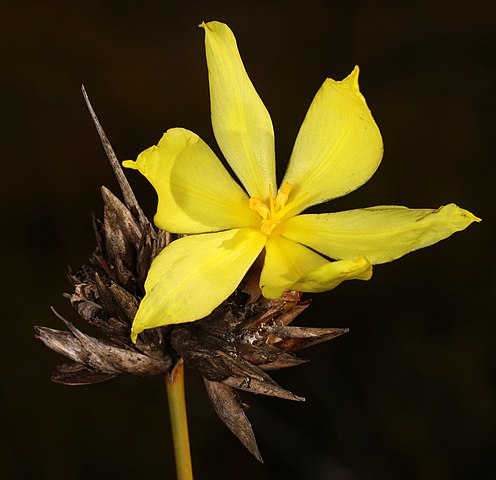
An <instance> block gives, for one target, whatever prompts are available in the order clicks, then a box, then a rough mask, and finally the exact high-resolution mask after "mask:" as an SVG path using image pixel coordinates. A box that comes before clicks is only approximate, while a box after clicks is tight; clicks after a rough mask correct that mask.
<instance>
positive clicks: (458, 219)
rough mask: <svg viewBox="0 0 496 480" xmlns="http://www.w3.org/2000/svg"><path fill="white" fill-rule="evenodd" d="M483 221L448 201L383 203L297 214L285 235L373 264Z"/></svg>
mask: <svg viewBox="0 0 496 480" xmlns="http://www.w3.org/2000/svg"><path fill="white" fill-rule="evenodd" d="M474 221H475V222H478V221H480V219H478V218H477V217H475V216H474V215H472V214H471V213H470V212H468V211H467V210H463V209H461V208H459V207H457V206H456V205H455V204H453V203H450V204H449V205H446V206H444V207H441V208H438V209H437V210H430V209H409V208H406V207H398V206H380V207H371V208H364V209H359V210H349V211H346V212H338V213H324V214H316V215H299V216H297V217H293V218H290V219H289V220H287V221H286V222H284V223H283V224H282V225H280V227H279V232H280V234H281V235H284V236H285V237H287V238H289V239H291V240H293V241H295V242H301V243H303V244H305V245H307V246H309V247H310V248H313V249H314V250H317V251H318V252H320V253H322V254H324V255H327V256H328V257H331V258H347V259H352V258H356V257H357V256H359V255H363V256H365V257H367V259H368V260H369V261H370V262H371V263H372V264H374V265H375V264H379V263H385V262H390V261H392V260H395V259H397V258H399V257H401V256H403V255H405V254H407V253H409V252H413V251H414V250H418V249H419V248H423V247H428V246H429V245H432V244H434V243H436V242H439V241H440V240H443V239H445V238H447V237H449V236H450V235H451V234H453V233H455V232H458V231H460V230H463V229H465V228H467V227H468V226H469V225H470V224H471V223H472V222H474Z"/></svg>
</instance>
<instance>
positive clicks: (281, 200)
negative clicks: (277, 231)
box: [275, 181, 293, 211]
mask: <svg viewBox="0 0 496 480" xmlns="http://www.w3.org/2000/svg"><path fill="white" fill-rule="evenodd" d="M292 187H293V184H292V183H290V182H286V181H284V182H282V185H281V188H280V189H279V192H278V193H277V197H276V204H275V209H276V211H279V210H280V209H281V208H283V207H284V205H286V202H287V201H288V197H289V192H290V191H291V188H292Z"/></svg>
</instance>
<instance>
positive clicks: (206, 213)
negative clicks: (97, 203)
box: [123, 128, 260, 233]
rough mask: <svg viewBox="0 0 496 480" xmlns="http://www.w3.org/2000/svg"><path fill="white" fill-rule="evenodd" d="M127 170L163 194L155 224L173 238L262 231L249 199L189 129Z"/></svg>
mask: <svg viewBox="0 0 496 480" xmlns="http://www.w3.org/2000/svg"><path fill="white" fill-rule="evenodd" d="M123 165H124V166H125V167H128V168H133V169H137V170H139V171H140V172H141V173H142V174H143V175H144V176H145V177H146V178H147V179H148V180H149V181H150V183H151V184H152V185H153V187H154V188H155V190H156V191H157V194H158V207H157V213H156V215H155V218H154V221H155V224H156V225H157V226H158V227H160V228H161V229H163V230H167V231H169V232H173V233H203V232H212V231H218V230H225V229H229V228H237V227H246V226H250V225H254V226H255V225H257V222H258V223H260V222H259V219H258V218H257V214H256V213H255V212H254V211H253V210H251V209H250V207H249V206H248V196H247V195H246V193H245V192H244V191H243V189H242V188H241V187H240V186H239V185H238V184H237V183H236V182H235V181H234V179H233V178H232V177H231V176H230V175H229V173H228V172H227V170H226V169H225V168H224V166H223V165H222V163H221V162H220V161H219V159H218V158H217V157H216V156H215V154H214V153H213V152H212V150H210V148H209V147H208V145H207V144H206V143H205V142H204V141H203V140H202V139H201V138H200V137H198V136H197V135H195V134H194V133H193V132H190V131H189V130H185V129H183V128H173V129H171V130H168V131H167V133H165V134H164V136H163V137H162V139H161V140H160V142H159V143H158V145H156V146H153V147H150V148H148V149H147V150H145V151H144V152H142V153H141V154H140V155H139V156H138V159H137V160H136V162H133V161H130V160H128V161H125V162H123Z"/></svg>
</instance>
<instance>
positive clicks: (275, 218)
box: [248, 182, 293, 235]
mask: <svg viewBox="0 0 496 480" xmlns="http://www.w3.org/2000/svg"><path fill="white" fill-rule="evenodd" d="M292 186H293V185H292V184H291V183H289V182H282V185H281V188H280V189H279V192H278V193H277V196H276V198H275V199H274V197H273V196H272V193H271V194H270V197H269V205H267V204H266V203H264V201H263V200H262V199H261V198H257V197H251V198H250V200H249V202H248V205H249V206H250V208H251V209H252V210H255V212H257V213H258V214H259V215H260V217H261V218H262V223H261V224H260V230H261V231H262V233H265V235H270V234H271V233H272V231H273V230H274V228H276V226H277V225H278V223H279V222H280V220H281V215H280V213H281V210H282V209H283V208H284V207H285V206H286V202H287V201H288V197H289V192H290V191H291V187H292Z"/></svg>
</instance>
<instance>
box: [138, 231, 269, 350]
mask: <svg viewBox="0 0 496 480" xmlns="http://www.w3.org/2000/svg"><path fill="white" fill-rule="evenodd" d="M266 238H267V237H266V236H265V235H263V234H262V233H261V232H260V231H259V230H255V229H251V228H242V229H233V230H228V231H225V232H218V233H206V234H203V235H193V236H190V237H183V238H181V239H179V240H176V241H175V242H172V243H171V244H170V245H169V246H167V247H166V248H165V249H164V250H162V252H161V253H160V254H159V255H158V256H157V257H156V258H155V260H154V261H153V263H152V266H151V267H150V270H149V272H148V277H147V279H146V282H145V291H146V295H145V297H144V298H143V300H142V301H141V304H140V306H139V309H138V313H137V314H136V317H135V319H134V322H133V327H132V333H131V338H132V340H133V341H136V337H137V335H138V334H139V333H140V332H142V331H143V330H145V329H147V328H154V327H159V326H164V325H169V324H173V323H174V324H175V323H185V322H192V321H194V320H198V319H200V318H203V317H206V316H207V315H208V314H209V313H211V312H212V310H214V308H216V307H217V306H219V305H220V304H221V303H222V302H223V301H224V300H225V299H226V298H227V297H228V296H229V295H231V293H233V292H234V290H235V289H236V287H237V286H238V284H239V283H240V282H241V280H242V278H243V277H244V275H245V274H246V272H247V271H248V269H249V268H250V266H251V265H252V263H253V262H254V261H255V259H256V258H257V257H258V255H259V254H260V252H261V251H262V249H263V247H264V244H265V242H266Z"/></svg>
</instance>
